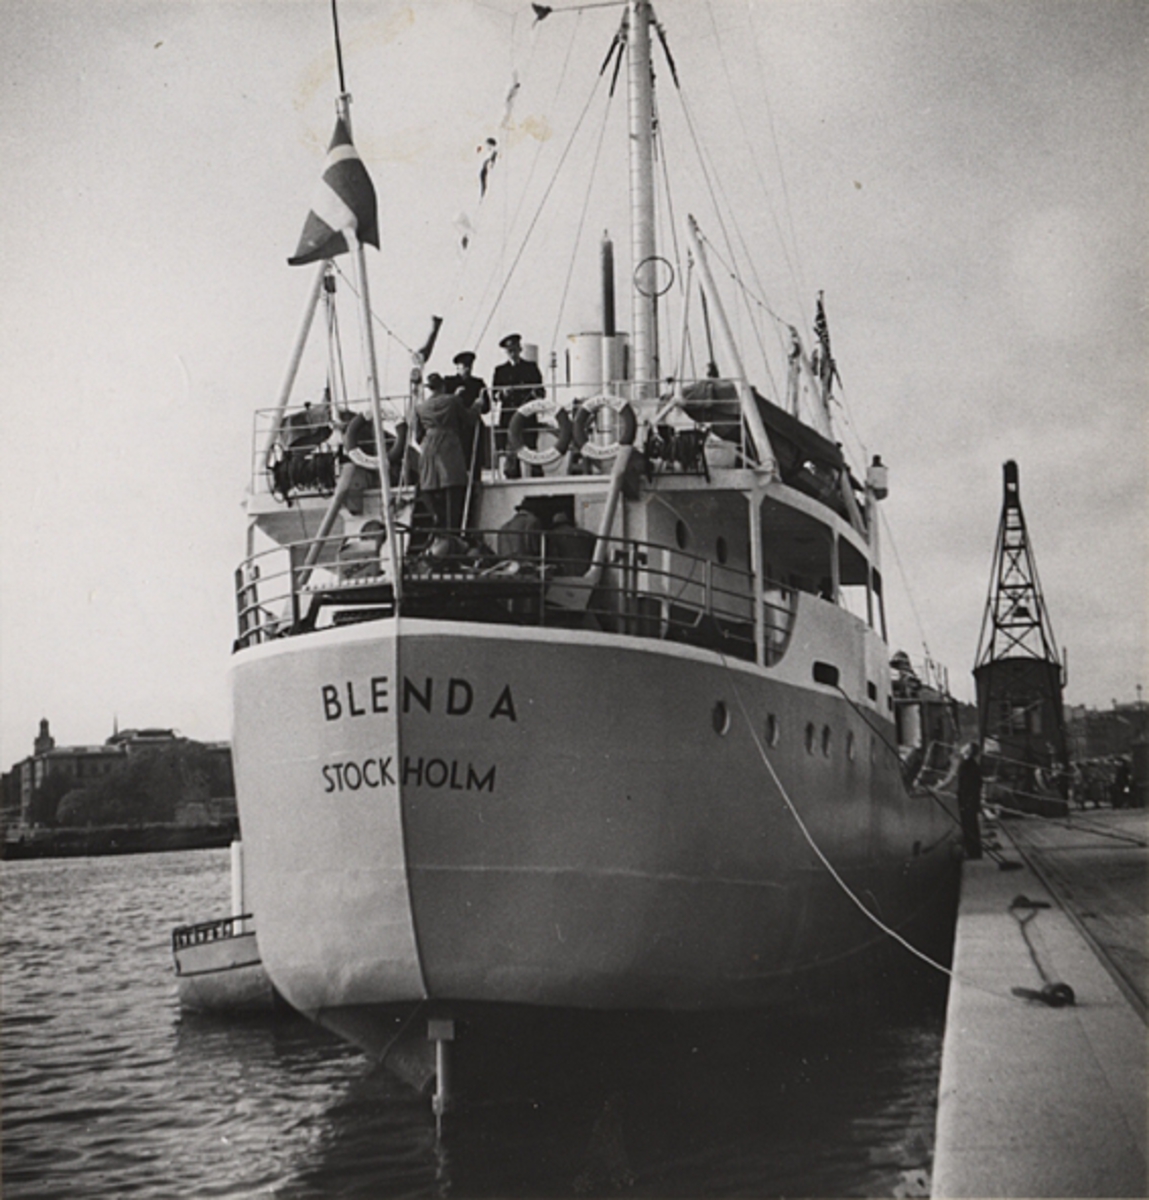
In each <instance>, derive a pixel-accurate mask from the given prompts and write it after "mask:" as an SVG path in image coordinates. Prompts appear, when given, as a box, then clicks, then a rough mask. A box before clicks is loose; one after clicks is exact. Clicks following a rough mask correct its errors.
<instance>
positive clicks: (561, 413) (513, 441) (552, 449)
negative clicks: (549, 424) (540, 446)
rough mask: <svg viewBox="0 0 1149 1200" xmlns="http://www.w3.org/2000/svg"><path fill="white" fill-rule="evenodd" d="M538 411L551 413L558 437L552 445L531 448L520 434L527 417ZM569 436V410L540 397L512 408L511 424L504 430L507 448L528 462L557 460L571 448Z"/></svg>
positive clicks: (539, 462) (534, 463)
mask: <svg viewBox="0 0 1149 1200" xmlns="http://www.w3.org/2000/svg"><path fill="white" fill-rule="evenodd" d="M539 413H543V414H545V415H546V416H548V417H552V418H553V419H554V421H555V424H556V425H557V426H558V437H557V440H556V441H555V443H554V445H553V446H548V447H547V448H546V449H545V450H536V449H532V448H531V447H530V446H528V445H526V443H525V441H524V438H523V435H524V434H525V433H526V431H527V428H528V425H527V420H528V418H529V417H533V416H536V415H537V414H539ZM572 436H573V430H572V429H571V419H570V414H569V413H568V412H567V410H566V409H565V408H559V407H558V405H557V404H555V402H554V401H553V400H547V399H546V398H545V397H543V398H541V399H538V400H528V401H527V402H526V404H524V405H522V407H521V408H516V409H515V415H514V416H513V417H511V424H510V428H509V429H508V431H507V449H508V450H509V451H510V452H511V453H512V454H516V455H518V457H519V460H520V461H521V462H525V463H529V464H530V465H531V466H536V467H545V466H547V465H548V464H549V463H553V462H558V460H559V459H560V458H562V456H563V455H564V454H565V453H566V452H567V451H568V450H569V449H570V445H571V437H572Z"/></svg>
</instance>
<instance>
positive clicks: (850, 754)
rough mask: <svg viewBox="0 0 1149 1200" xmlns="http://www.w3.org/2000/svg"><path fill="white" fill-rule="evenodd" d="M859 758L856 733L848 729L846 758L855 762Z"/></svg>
mask: <svg viewBox="0 0 1149 1200" xmlns="http://www.w3.org/2000/svg"><path fill="white" fill-rule="evenodd" d="M857 756H858V746H857V743H856V741H855V739H854V731H853V730H852V729H848V730H847V731H846V757H847V758H848V759H849V760H850V762H853V761H854V759H855V758H857Z"/></svg>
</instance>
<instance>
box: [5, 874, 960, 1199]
mask: <svg viewBox="0 0 1149 1200" xmlns="http://www.w3.org/2000/svg"><path fill="white" fill-rule="evenodd" d="M0 882H2V886H3V898H2V918H3V920H2V930H3V933H2V937H0V987H2V992H0V1010H2V1018H3V1025H2V1038H0V1078H2V1084H3V1090H2V1093H0V1095H2V1104H3V1147H2V1149H3V1158H2V1172H3V1174H2V1185H3V1187H2V1191H3V1195H4V1197H5V1200H17V1198H18V1197H24V1196H34V1197H49V1196H59V1197H68V1198H69V1200H76V1198H81V1197H101V1198H103V1197H121V1196H132V1195H140V1196H162V1197H182V1196H189V1197H197V1198H198V1197H212V1196H277V1197H313V1196H314V1197H326V1196H333V1197H384V1196H425V1195H436V1196H445V1195H455V1196H501V1197H511V1196H522V1197H529V1196H576V1195H584V1194H585V1195H594V1196H600V1195H613V1194H618V1195H633V1196H643V1197H652V1196H653V1197H662V1196H666V1197H670V1196H684V1197H685V1196H691V1197H702V1196H763V1197H764V1196H895V1195H898V1196H901V1195H927V1194H928V1172H929V1166H930V1155H931V1150H932V1143H933V1125H934V1116H935V1105H936V1093H937V1075H938V1065H939V1059H940V1052H941V1034H942V1025H943V1020H944V996H945V991H944V984H943V983H941V982H939V981H934V980H929V979H927V980H924V981H923V980H920V979H919V980H917V982H916V983H915V984H914V986H913V987H912V988H909V989H907V990H905V991H904V992H903V995H902V1002H901V1003H898V1004H897V1005H896V1011H892V1010H891V1008H890V1006H889V1005H886V1006H885V1007H884V1008H883V1009H882V1010H881V1012H880V1013H879V1014H876V1015H875V1014H869V1015H860V1016H852V1017H851V1019H850V1020H849V1021H842V1020H835V1021H833V1022H822V1023H818V1022H816V1021H809V1022H807V1023H806V1024H804V1025H801V1026H797V1025H791V1026H789V1027H786V1028H784V1029H778V1030H775V1031H771V1032H767V1031H765V1030H764V1027H763V1026H762V1025H761V1023H759V1024H757V1025H753V1026H752V1027H751V1031H750V1033H749V1034H748V1033H747V1028H746V1027H745V1026H743V1027H741V1028H735V1027H730V1029H729V1030H726V1031H725V1032H724V1031H723V1028H722V1027H718V1028H717V1030H715V1029H711V1030H710V1031H709V1032H703V1033H699V1032H698V1031H697V1030H683V1029H675V1030H671V1031H670V1032H669V1033H667V1032H666V1031H665V1030H663V1031H662V1032H661V1033H659V1034H658V1035H657V1036H655V1037H654V1039H653V1041H652V1044H651V1045H650V1046H644V1045H640V1044H636V1045H634V1046H633V1047H632V1052H631V1053H630V1054H629V1055H624V1058H625V1059H626V1061H625V1062H620V1061H618V1060H617V1059H615V1060H614V1061H612V1063H611V1066H612V1070H610V1071H609V1072H596V1071H594V1070H588V1069H587V1062H586V1060H585V1058H583V1059H580V1060H579V1061H578V1062H577V1063H576V1062H572V1063H570V1064H568V1066H567V1068H562V1067H561V1065H560V1071H559V1074H560V1075H562V1076H563V1078H562V1080H561V1081H560V1082H562V1083H565V1084H569V1086H565V1087H563V1086H560V1087H556V1088H555V1089H554V1090H553V1094H550V1095H547V1096H544V1097H542V1098H540V1097H539V1095H538V1094H536V1093H534V1092H530V1093H524V1094H523V1095H522V1096H520V1097H518V1098H517V1099H515V1098H508V1097H507V1096H505V1095H502V1096H500V1097H498V1098H497V1099H495V1098H488V1099H487V1100H486V1102H484V1103H480V1104H475V1105H472V1106H470V1107H469V1108H467V1109H466V1110H465V1111H463V1112H461V1113H460V1114H459V1115H458V1116H457V1117H455V1118H454V1120H453V1121H452V1122H451V1123H450V1124H449V1125H448V1126H447V1128H446V1130H445V1134H444V1137H443V1139H442V1140H439V1139H437V1138H436V1133H435V1125H434V1118H433V1117H432V1115H431V1113H430V1110H429V1106H428V1104H427V1101H426V1100H425V1099H420V1098H419V1097H417V1096H415V1095H414V1094H413V1093H411V1092H410V1091H408V1090H406V1089H405V1088H404V1086H403V1085H402V1084H399V1083H397V1082H393V1081H392V1080H391V1079H390V1077H389V1075H388V1074H387V1073H386V1072H383V1071H380V1070H377V1069H373V1068H372V1067H371V1064H370V1063H369V1062H368V1061H367V1060H366V1059H365V1058H364V1057H363V1056H362V1055H361V1054H360V1053H359V1052H358V1051H356V1050H354V1049H352V1048H350V1047H348V1046H345V1045H343V1044H342V1043H340V1042H338V1041H336V1040H335V1039H334V1038H332V1037H331V1036H330V1035H327V1034H325V1033H323V1032H322V1031H320V1030H318V1029H316V1028H314V1027H312V1026H311V1025H309V1024H308V1023H307V1022H305V1021H303V1020H302V1019H301V1018H297V1017H286V1018H284V1017H281V1018H278V1019H272V1018H256V1019H248V1020H245V1021H231V1022H228V1021H222V1020H219V1019H209V1018H205V1017H193V1016H191V1015H185V1014H181V1012H180V1009H179V1004H178V999H177V995H176V986H175V977H174V974H173V971H172V966H171V955H170V950H169V938H170V932H171V929H172V927H173V926H175V925H178V924H183V923H187V922H191V921H196V920H206V919H209V918H211V917H215V916H221V915H226V909H227V907H228V897H229V894H230V892H229V883H228V854H227V851H226V850H203V851H190V852H184V853H171V854H151V855H132V856H126V857H119V858H116V857H108V858H87V859H54V860H52V859H49V860H39V861H32V862H6V863H4V864H2V866H0ZM939 980H940V977H939ZM639 1041H641V1039H639Z"/></svg>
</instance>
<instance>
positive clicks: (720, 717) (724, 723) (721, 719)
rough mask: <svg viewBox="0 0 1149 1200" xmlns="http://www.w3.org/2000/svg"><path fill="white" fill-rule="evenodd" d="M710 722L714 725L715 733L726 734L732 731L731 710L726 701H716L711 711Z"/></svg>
mask: <svg viewBox="0 0 1149 1200" xmlns="http://www.w3.org/2000/svg"><path fill="white" fill-rule="evenodd" d="M710 723H711V725H713V726H714V732H715V733H720V734H723V735H725V734H727V733H729V732H730V710H729V709H728V708H727V707H726V704H725V702H724V701H722V700H719V701H717V702H716V703H715V705H714V708H713V709H712V710H711V713H710Z"/></svg>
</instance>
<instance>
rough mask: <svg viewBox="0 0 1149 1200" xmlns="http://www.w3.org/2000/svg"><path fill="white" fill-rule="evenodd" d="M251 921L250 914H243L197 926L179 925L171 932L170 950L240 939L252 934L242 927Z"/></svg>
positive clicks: (201, 923)
mask: <svg viewBox="0 0 1149 1200" xmlns="http://www.w3.org/2000/svg"><path fill="white" fill-rule="evenodd" d="M252 919H253V918H252V915H251V913H243V914H242V915H241V916H238V917H221V918H220V919H219V920H216V921H201V922H199V924H198V925H179V926H177V927H176V928H175V929H173V930H172V950H173V951H174V950H186V949H187V948H188V947H189V946H202V945H203V944H204V943H205V942H218V941H220V940H221V939H224V938H231V937H242V936H243V935H244V934H249V933H251V932H252V931H251V930H250V929H247V928H245V926H244V923H245V922H247V921H250V920H252Z"/></svg>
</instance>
